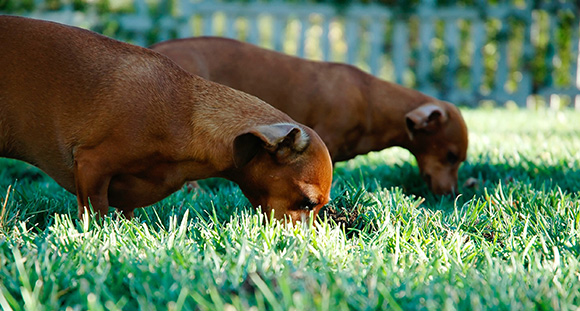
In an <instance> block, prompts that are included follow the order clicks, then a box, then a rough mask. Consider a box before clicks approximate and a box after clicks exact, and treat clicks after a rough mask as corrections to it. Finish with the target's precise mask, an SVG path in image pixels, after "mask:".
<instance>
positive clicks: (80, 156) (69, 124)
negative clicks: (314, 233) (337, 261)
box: [0, 16, 332, 220]
mask: <svg viewBox="0 0 580 311" xmlns="http://www.w3.org/2000/svg"><path fill="white" fill-rule="evenodd" d="M0 47H1V48H0V68H1V70H0V156H3V157H9V158H15V159H20V160H23V161H26V162H28V163H31V164H33V165H35V166H37V167H39V168H40V169H42V170H43V171H44V172H46V173H47V174H48V175H49V176H51V177H52V178H53V179H54V180H55V181H56V182H57V183H58V184H60V185H61V186H62V187H64V188H65V189H67V190H68V191H70V192H72V193H76V196H77V200H78V204H79V214H82V213H84V211H85V210H86V209H87V207H88V206H89V204H91V205H92V208H93V209H94V211H95V212H97V213H98V214H99V215H103V214H105V213H106V212H107V211H108V208H109V206H114V207H116V208H118V209H119V210H120V211H122V212H123V213H124V214H125V215H126V216H127V217H132V215H133V210H134V209H135V208H137V207H143V206H146V205H150V204H153V203H155V202H157V201H159V200H161V199H163V198H165V197H166V196H167V195H169V194H171V193H172V192H174V191H176V190H178V189H180V187H182V185H183V183H184V182H185V181H188V180H196V179H201V178H207V177H212V176H216V177H224V178H227V179H229V180H232V181H234V182H236V183H237V184H239V185H240V188H241V189H242V192H243V193H244V194H245V195H246V196H247V197H248V199H249V200H250V202H251V203H252V204H253V205H254V206H261V207H262V210H263V211H264V212H268V213H269V212H271V211H272V210H274V211H275V217H276V218H283V217H284V216H290V217H292V219H293V220H300V219H301V218H302V217H303V216H304V215H307V214H308V213H309V212H310V211H313V212H314V214H316V213H317V212H318V211H319V209H320V208H321V207H322V206H323V205H324V204H326V203H327V202H328V200H329V192H330V186H331V182H332V162H331V159H330V155H329V153H328V150H327V149H326V147H325V145H324V143H323V142H322V140H321V139H320V137H319V136H318V135H317V134H316V133H315V132H314V131H313V130H312V129H310V128H308V127H306V126H304V125H301V124H299V123H297V122H295V121H293V120H292V119H291V118H290V117H288V116H287V115H286V114H284V113H282V112H281V111H279V110H277V109H275V108H273V107H272V106H270V105H268V104H266V103H264V102H263V101H261V100H259V99H257V98H255V97H253V96H250V95H248V94H245V93H243V92H240V91H236V90H233V89H231V88H229V87H226V86H223V85H220V84H217V83H213V82H210V81H207V80H205V79H202V78H200V77H197V76H194V75H191V74H190V73H188V72H186V71H184V70H183V69H181V68H180V67H179V66H177V65H175V64H174V63H173V62H172V61H171V60H169V59H168V58H167V57H165V56H163V55H161V54H158V53H156V52H153V51H151V50H149V49H145V48H141V47H137V46H133V45H130V44H126V43H122V42H119V41H116V40H113V39H110V38H107V37H104V36H101V35H99V34H96V33H93V32H90V31H87V30H83V29H79V28H75V27H70V26H65V25H61V24H57V23H52V22H45V21H40V20H34V19H29V18H22V17H14V16H0Z"/></svg>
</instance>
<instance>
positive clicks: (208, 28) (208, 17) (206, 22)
mask: <svg viewBox="0 0 580 311" xmlns="http://www.w3.org/2000/svg"><path fill="white" fill-rule="evenodd" d="M201 18H202V20H203V34H204V36H213V35H214V33H213V31H214V29H213V14H211V13H210V12H203V13H202V14H201Z"/></svg>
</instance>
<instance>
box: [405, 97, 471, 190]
mask: <svg viewBox="0 0 580 311" xmlns="http://www.w3.org/2000/svg"><path fill="white" fill-rule="evenodd" d="M405 121H406V127H407V128H406V129H407V134H408V135H409V140H410V145H409V148H408V149H409V150H410V151H411V153H413V155H414V156H415V157H416V158H417V163H418V164H419V169H420V171H421V176H422V177H423V179H424V180H425V182H426V183H427V184H428V185H429V189H431V191H432V192H433V193H435V194H450V193H454V192H455V191H457V171H458V169H459V166H460V165H461V163H462V162H463V161H465V158H466V153H467V145H468V139H467V126H466V125H465V121H464V120H463V117H462V116H461V112H460V111H459V109H457V107H455V106H454V105H453V104H450V103H447V102H443V101H436V102H431V103H426V104H423V105H421V106H419V107H418V108H416V109H414V110H413V111H411V112H409V113H407V114H406V115H405Z"/></svg>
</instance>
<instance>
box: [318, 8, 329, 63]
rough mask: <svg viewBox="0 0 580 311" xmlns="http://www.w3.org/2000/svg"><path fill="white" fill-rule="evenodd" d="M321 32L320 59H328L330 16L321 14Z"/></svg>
mask: <svg viewBox="0 0 580 311" xmlns="http://www.w3.org/2000/svg"><path fill="white" fill-rule="evenodd" d="M321 27H322V34H321V35H320V49H321V50H322V60H324V61H330V38H329V36H328V34H329V32H330V16H328V15H324V16H322V25H321Z"/></svg>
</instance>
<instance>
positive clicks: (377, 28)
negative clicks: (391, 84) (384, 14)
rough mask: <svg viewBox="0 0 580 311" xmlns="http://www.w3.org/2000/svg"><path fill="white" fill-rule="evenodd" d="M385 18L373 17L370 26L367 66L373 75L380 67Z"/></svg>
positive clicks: (376, 73)
mask: <svg viewBox="0 0 580 311" xmlns="http://www.w3.org/2000/svg"><path fill="white" fill-rule="evenodd" d="M384 30H385V20H383V19H382V18H373V19H372V21H371V26H370V36H369V37H370V49H371V51H370V56H369V66H370V68H371V73H372V74H373V75H375V76H376V75H378V74H379V70H380V69H381V55H382V54H383V51H382V48H383V44H382V43H383V38H384V33H385V31H384Z"/></svg>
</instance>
